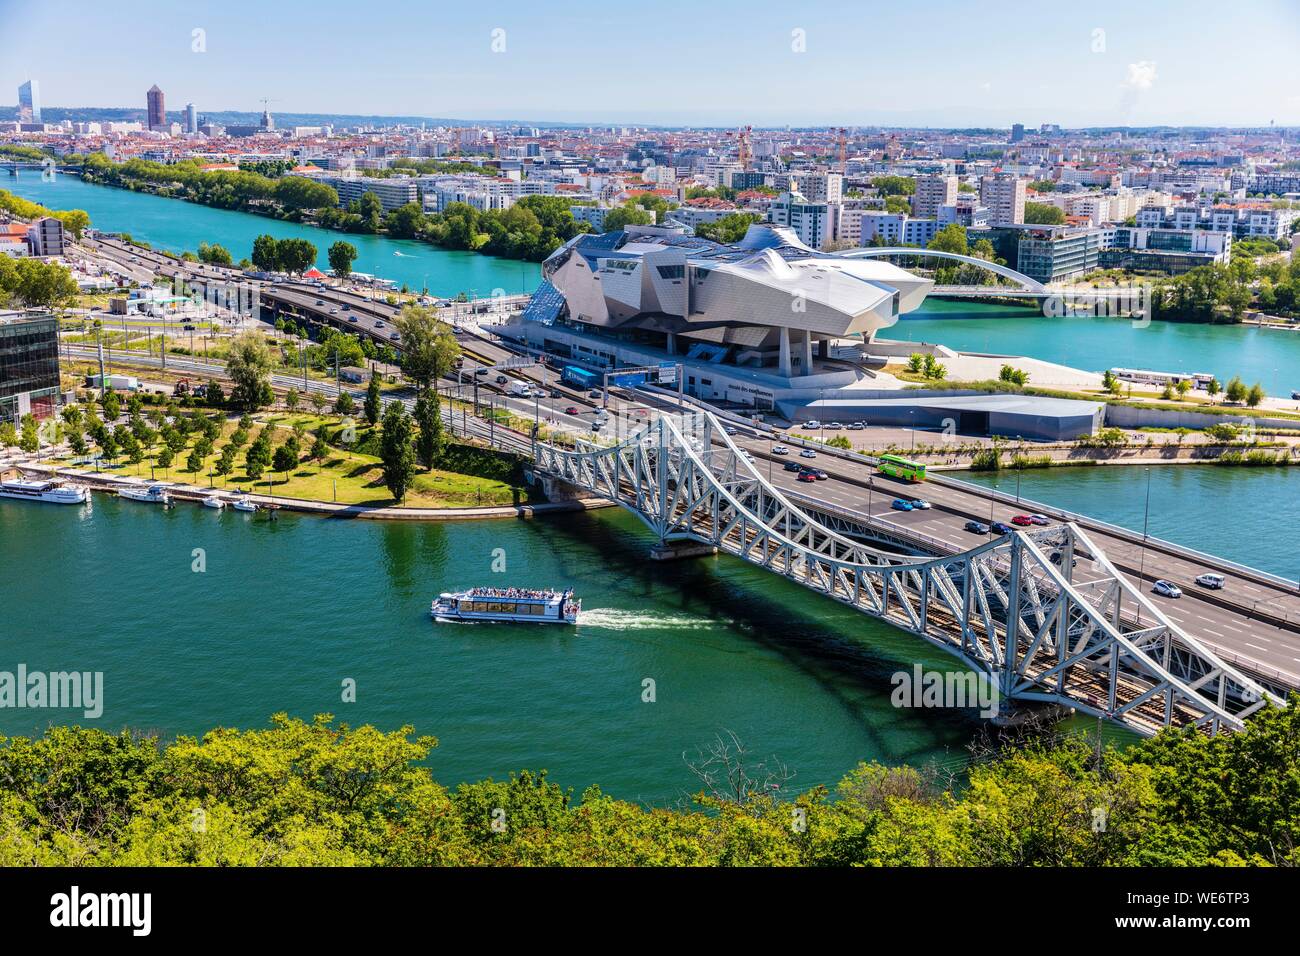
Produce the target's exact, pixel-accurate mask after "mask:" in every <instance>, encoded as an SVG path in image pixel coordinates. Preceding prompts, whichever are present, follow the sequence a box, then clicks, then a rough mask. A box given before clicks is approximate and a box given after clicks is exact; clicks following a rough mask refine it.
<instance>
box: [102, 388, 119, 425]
mask: <svg viewBox="0 0 1300 956" xmlns="http://www.w3.org/2000/svg"><path fill="white" fill-rule="evenodd" d="M121 414H122V400H121V399H120V398H118V396H117V392H115V391H114V390H113V388H112V386H109V388H107V389H106V390H105V391H104V421H106V422H115V421H117V417H118V416H119V415H121Z"/></svg>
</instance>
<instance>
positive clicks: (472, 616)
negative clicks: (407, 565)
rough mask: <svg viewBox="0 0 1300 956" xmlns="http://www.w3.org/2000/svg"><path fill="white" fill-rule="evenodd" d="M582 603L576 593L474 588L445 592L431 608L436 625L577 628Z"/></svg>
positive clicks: (546, 590) (431, 614)
mask: <svg viewBox="0 0 1300 956" xmlns="http://www.w3.org/2000/svg"><path fill="white" fill-rule="evenodd" d="M581 610H582V602H581V601H580V600H578V599H577V598H575V597H574V596H573V591H572V590H568V591H552V590H549V589H545V590H538V589H534V588H471V589H470V590H468V591H446V592H443V593H442V594H440V595H438V600H436V601H434V602H433V604H432V606H431V607H430V608H429V615H430V616H431V617H432V618H433V619H434V620H436V621H519V622H523V623H528V624H576V623H577V622H578V612H579V611H581Z"/></svg>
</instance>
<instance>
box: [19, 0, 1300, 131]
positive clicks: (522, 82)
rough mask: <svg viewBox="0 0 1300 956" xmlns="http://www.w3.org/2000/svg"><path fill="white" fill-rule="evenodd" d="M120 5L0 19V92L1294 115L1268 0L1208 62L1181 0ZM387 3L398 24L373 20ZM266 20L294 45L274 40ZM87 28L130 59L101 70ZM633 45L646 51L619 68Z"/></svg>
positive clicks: (684, 113) (525, 106)
mask: <svg viewBox="0 0 1300 956" xmlns="http://www.w3.org/2000/svg"><path fill="white" fill-rule="evenodd" d="M11 6H12V4H11V3H10V2H9V0H5V2H0V10H4V9H6V8H9V7H11ZM132 6H133V5H132V4H130V3H128V4H126V5H125V7H126V9H125V10H123V9H121V8H115V9H114V10H112V11H107V10H90V11H87V12H86V13H85V14H84V16H82V17H81V18H80V19H79V20H78V21H76V23H75V24H72V23H69V22H67V21H66V20H55V19H54V17H55V16H56V14H55V12H54V11H49V10H43V9H39V8H38V9H36V10H32V11H26V12H25V13H24V15H23V16H22V17H17V16H14V17H13V18H12V23H13V24H14V25H15V28H14V29H12V30H8V31H6V35H5V37H3V38H0V63H3V64H4V66H3V67H0V84H2V85H0V88H4V87H5V86H7V87H8V88H9V89H16V88H17V86H18V85H19V84H21V83H22V82H24V81H25V80H27V79H29V78H36V77H39V78H40V80H41V82H42V85H43V86H44V90H43V99H44V102H45V104H46V105H47V106H48V105H50V104H58V105H59V106H61V107H65V108H76V107H87V108H123V107H131V108H138V107H139V105H140V104H141V102H142V99H143V97H142V95H141V93H142V91H143V90H145V89H147V88H148V87H149V86H150V85H151V84H153V83H157V85H158V86H159V87H161V88H162V89H163V90H164V91H167V92H169V93H171V95H172V96H173V97H175V98H176V99H177V100H178V101H179V102H193V103H195V104H197V105H198V106H199V109H200V112H202V111H203V110H204V109H208V110H213V111H215V110H243V111H248V112H257V111H258V107H259V106H260V105H261V103H260V101H261V99H262V98H264V97H265V98H269V99H270V101H271V103H270V109H271V112H272V113H275V112H277V111H283V112H298V113H333V114H340V115H348V114H351V115H385V116H388V115H391V116H428V117H430V118H434V117H455V118H463V119H465V120H485V121H501V120H531V121H535V122H549V123H572V124H577V125H585V124H587V123H591V124H608V123H615V124H625V125H659V126H713V125H717V126H725V125H734V124H737V123H752V124H754V125H756V126H784V125H795V126H818V125H876V126H900V127H904V126H916V127H926V126H929V127H967V126H999V127H1004V126H1010V125H1011V124H1012V123H1017V122H1020V123H1024V124H1025V125H1026V126H1029V127H1031V128H1032V127H1036V126H1038V125H1040V124H1042V123H1057V124H1061V125H1063V126H1068V127H1086V126H1136V127H1141V126H1152V125H1173V126H1197V125H1206V126H1228V127H1233V126H1266V125H1268V124H1269V123H1270V122H1275V123H1276V124H1278V125H1284V126H1285V125H1297V124H1300V95H1297V94H1296V92H1295V91H1294V89H1293V88H1290V87H1288V86H1287V85H1286V84H1285V82H1284V77H1283V76H1282V75H1281V73H1280V69H1279V65H1280V64H1284V63H1286V62H1287V60H1286V57H1287V56H1288V55H1289V52H1288V51H1289V50H1291V49H1294V47H1295V44H1296V42H1297V41H1298V40H1300V13H1297V11H1296V10H1295V9H1294V8H1293V7H1290V6H1287V5H1286V4H1284V3H1281V2H1277V0H1254V2H1247V3H1244V4H1240V5H1238V7H1237V8H1235V10H1234V16H1233V22H1234V23H1239V24H1249V23H1268V25H1269V30H1267V31H1252V32H1251V33H1250V34H1249V44H1250V49H1251V54H1250V56H1248V57H1247V56H1240V57H1236V58H1234V59H1233V60H1232V63H1231V73H1230V74H1225V73H1221V72H1216V71H1214V70H1212V69H1206V68H1205V62H1204V59H1203V58H1202V57H1200V56H1196V55H1190V54H1189V52H1188V51H1190V50H1195V49H1197V48H1198V46H1199V45H1200V44H1203V43H1204V41H1205V38H1206V37H1207V36H1211V35H1215V26H1214V25H1215V24H1216V23H1218V22H1219V21H1220V20H1222V19H1223V14H1222V13H1221V12H1220V11H1219V9H1218V8H1216V7H1212V6H1211V5H1210V4H1208V3H1200V2H1197V3H1191V4H1184V5H1182V6H1180V8H1179V17H1178V18H1177V19H1176V20H1172V19H1170V18H1169V17H1168V16H1167V15H1166V14H1165V13H1163V12H1161V11H1159V10H1151V9H1148V8H1141V9H1135V8H1131V7H1126V6H1124V5H1121V4H1118V3H1103V4H1098V5H1093V6H1092V7H1091V8H1089V9H1088V11H1086V13H1081V14H1078V15H1074V16H1071V15H1066V16H1060V15H1053V16H1052V17H1051V18H1050V21H1049V20H1048V19H1047V18H1045V17H1044V16H1043V15H1042V14H1041V13H1040V12H1039V11H1037V10H1036V9H1035V8H1034V7H1032V6H1030V5H1028V4H1016V5H1014V6H1011V7H1009V8H1007V9H1006V10H1005V12H1003V13H1002V14H1001V15H999V16H993V17H987V16H975V15H973V14H974V11H973V10H972V8H971V7H970V6H969V5H967V4H960V3H955V2H945V3H939V4H935V5H932V6H931V7H928V8H927V9H926V13H925V16H924V18H923V19H922V18H920V17H918V15H917V14H916V13H915V12H913V11H906V10H898V9H881V10H878V11H871V12H870V14H869V16H866V17H864V16H863V14H862V11H861V10H859V9H857V8H854V7H852V6H851V5H847V4H838V5H831V6H830V7H828V8H824V9H821V10H818V11H806V12H805V11H794V10H789V9H786V8H778V7H776V6H775V5H773V4H766V3H758V4H752V5H749V6H748V7H746V8H744V10H743V13H742V11H740V10H713V9H707V10H706V9H699V8H696V7H691V6H688V5H685V4H679V3H676V2H669V3H667V4H666V5H664V6H663V7H662V8H661V10H660V11H659V12H660V14H661V15H659V16H656V17H655V18H654V19H653V20H646V19H645V18H644V17H639V16H638V17H633V16H631V15H626V16H625V15H622V14H620V13H618V12H605V13H603V15H602V16H601V17H595V18H590V19H584V20H580V21H573V20H570V19H567V18H563V19H557V18H555V17H552V16H550V15H548V14H547V13H546V12H545V11H544V10H538V9H532V8H528V7H520V8H518V9H508V10H504V11H494V12H492V13H489V14H480V13H478V12H476V11H464V10H448V11H437V13H436V15H435V13H434V12H432V11H429V10H427V9H423V8H420V7H418V6H417V5H413V4H408V3H406V2H398V3H397V4H395V5H394V6H393V7H392V9H391V10H390V11H389V13H390V15H389V16H388V17H386V18H385V19H384V21H383V23H368V22H358V23H354V24H350V25H349V28H348V29H347V30H346V31H339V30H338V29H337V23H338V20H337V17H333V16H330V8H331V6H332V5H331V4H325V5H324V6H322V7H319V8H317V11H316V12H317V13H318V16H316V17H315V18H307V17H304V16H302V15H301V14H300V13H295V12H293V11H289V10H277V9H265V10H264V9H261V8H259V9H258V10H257V17H258V22H259V29H258V30H257V31H255V32H250V31H249V30H248V29H247V17H248V15H249V13H250V8H248V7H246V6H238V5H237V6H235V7H232V8H222V9H215V8H214V9H211V10H208V11H161V12H159V11H153V12H151V14H150V16H149V17H143V16H141V17H133V16H131V15H130V14H131V8H132ZM0 15H2V14H0ZM344 15H345V14H344ZM394 18H399V19H401V18H404V19H405V20H406V21H407V22H408V23H409V26H410V29H406V30H402V31H392V30H390V29H389V27H390V25H391V23H392V22H393V19H394ZM918 32H919V33H921V34H922V36H921V38H920V39H921V41H923V42H918V38H917V34H918ZM286 33H288V34H292V35H295V36H297V37H298V38H299V40H300V42H297V43H293V44H285V43H284V42H283V41H282V39H281V38H282V37H283V36H285V35H286ZM52 35H58V36H59V39H60V42H61V44H63V46H64V48H65V52H66V53H67V55H66V56H65V57H63V58H62V59H61V61H60V64H59V67H58V69H57V70H51V69H49V68H48V67H47V66H45V65H43V64H42V63H41V62H40V61H39V59H34V58H33V57H32V55H31V54H30V52H29V51H31V50H34V49H39V48H41V44H40V42H39V41H40V40H41V38H42V37H48V36H52ZM1243 36H1244V34H1243ZM476 37H477V38H478V40H479V41H481V42H476V41H475V38H476ZM105 42H108V43H110V44H112V43H114V42H121V43H128V42H129V43H132V44H142V45H144V46H147V47H148V48H149V50H150V53H151V55H150V57H148V58H142V59H138V60H133V61H128V62H126V63H124V64H122V65H121V67H120V68H115V69H114V70H113V71H112V72H111V73H104V72H103V71H101V70H99V69H98V67H97V66H96V64H98V63H100V62H101V59H100V57H101V54H102V49H103V44H104V43H105ZM379 49H382V50H383V55H382V56H370V57H369V58H368V60H363V59H362V58H361V57H359V56H358V55H357V51H358V50H367V51H369V50H379ZM638 53H639V54H640V55H642V56H644V57H645V60H646V62H647V63H648V64H649V65H648V66H645V67H641V68H638V67H637V66H636V63H637V56H638ZM254 64H255V65H256V68H253V65H254ZM855 64H856V65H858V66H859V67H860V68H859V69H855V68H854V65H855ZM593 75H599V77H600V82H599V83H594V84H593V83H591V82H589V79H590V77H591V76H593ZM539 76H544V77H547V82H541V83H539V82H537V78H538V77H539ZM1243 88H1249V89H1250V90H1251V96H1250V97H1248V98H1247V97H1242V96H1240V90H1241V89H1243ZM91 91H93V92H91ZM665 103H670V104H677V105H674V106H669V107H665V106H662V104H665ZM760 103H761V104H763V105H762V106H755V105H753V104H760ZM705 104H707V105H705Z"/></svg>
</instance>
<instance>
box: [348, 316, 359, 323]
mask: <svg viewBox="0 0 1300 956" xmlns="http://www.w3.org/2000/svg"><path fill="white" fill-rule="evenodd" d="M356 320H357V317H356V316H355V315H349V316H348V321H349V322H355V321H356Z"/></svg>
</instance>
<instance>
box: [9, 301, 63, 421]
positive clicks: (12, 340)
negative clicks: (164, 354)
mask: <svg viewBox="0 0 1300 956" xmlns="http://www.w3.org/2000/svg"><path fill="white" fill-rule="evenodd" d="M58 405H59V320H58V318H57V317H56V316H53V315H49V314H45V313H38V312H0V422H14V423H15V424H16V423H17V422H18V421H19V420H20V419H21V418H22V417H23V416H24V415H26V414H29V413H30V414H32V415H34V416H35V417H36V418H38V419H41V418H49V417H50V416H52V415H53V414H54V413H55V411H57V409H58Z"/></svg>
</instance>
